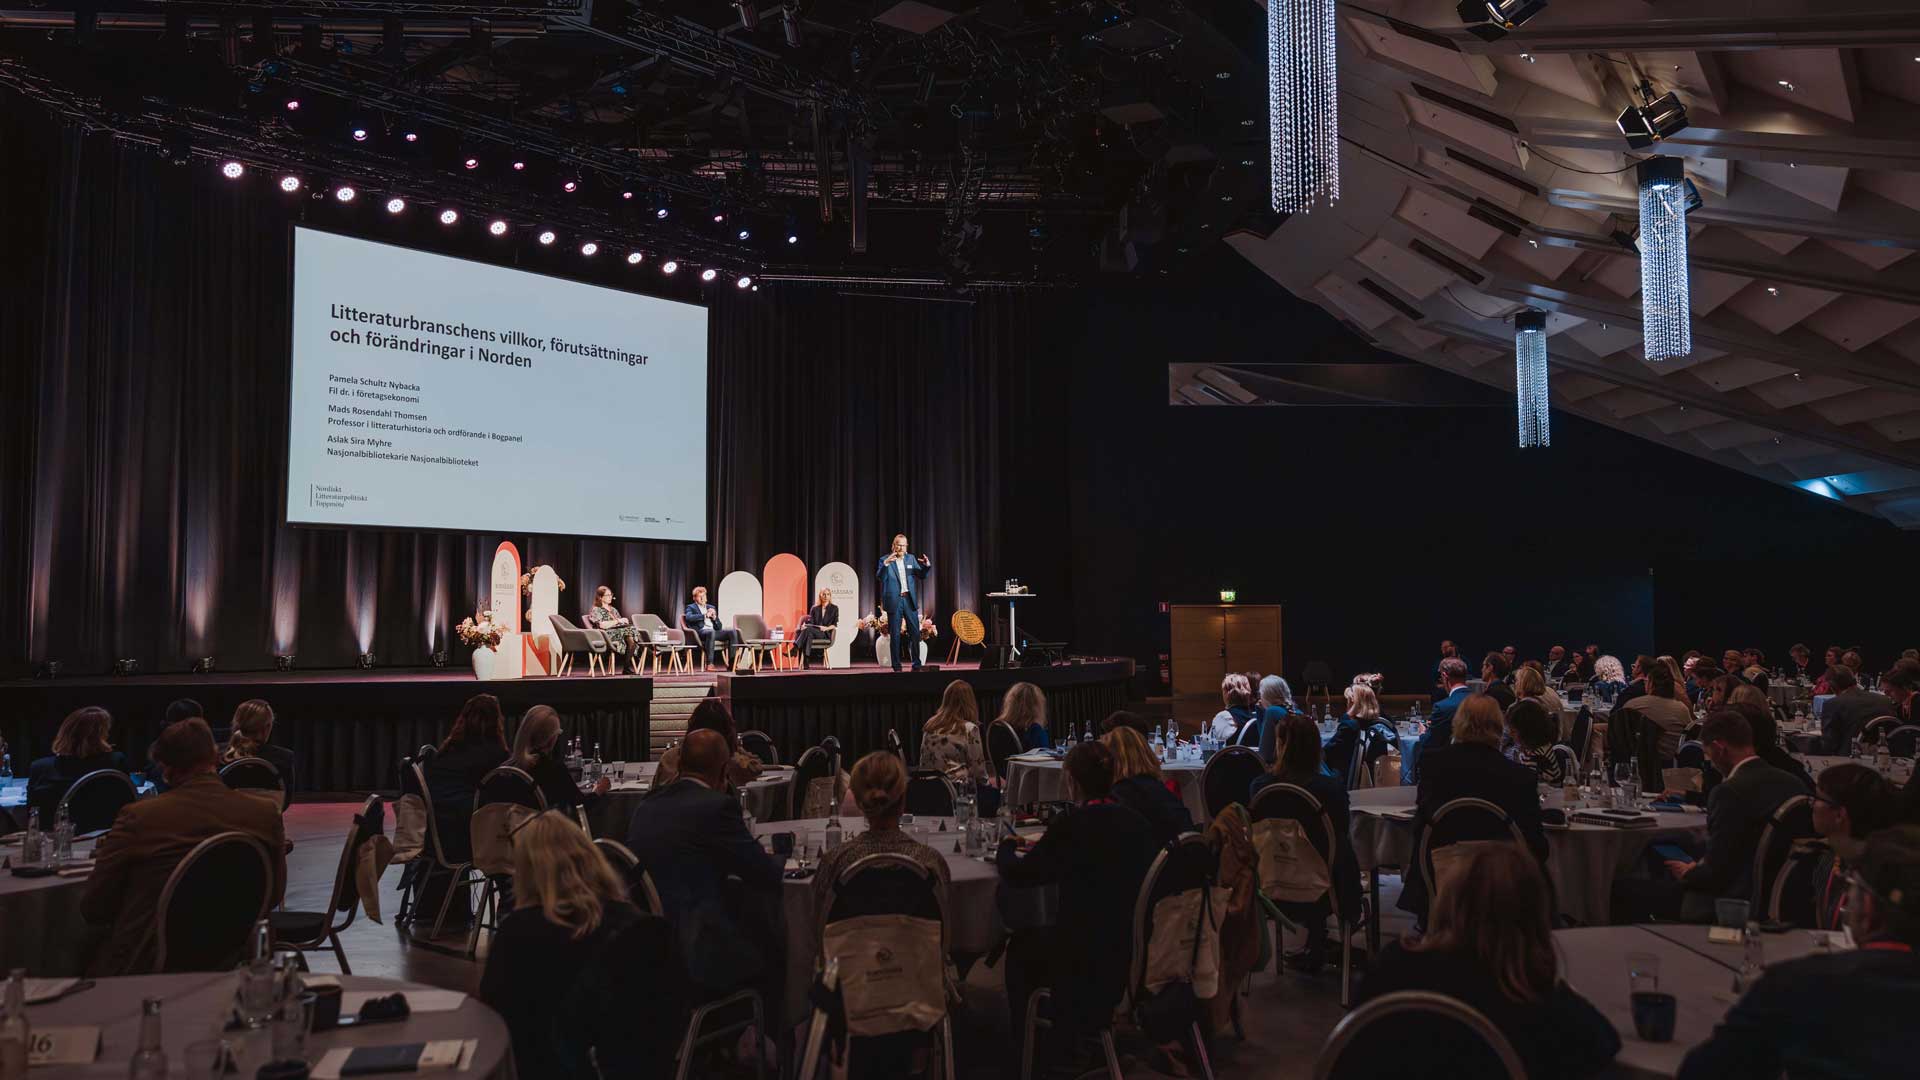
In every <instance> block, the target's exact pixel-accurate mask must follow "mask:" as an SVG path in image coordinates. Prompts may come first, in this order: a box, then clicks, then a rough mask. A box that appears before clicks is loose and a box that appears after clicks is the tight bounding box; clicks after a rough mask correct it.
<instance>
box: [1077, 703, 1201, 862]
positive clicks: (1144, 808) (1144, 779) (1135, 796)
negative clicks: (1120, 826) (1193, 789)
mask: <svg viewBox="0 0 1920 1080" xmlns="http://www.w3.org/2000/svg"><path fill="white" fill-rule="evenodd" d="M1100 741H1101V742H1103V743H1105V744H1106V745H1107V749H1109V750H1111V751H1113V800H1114V801H1115V802H1117V803H1119V804H1120V805H1121V806H1125V807H1128V808H1129V809H1131V810H1132V811H1133V812H1134V813H1136V814H1139V815H1140V816H1141V817H1143V818H1146V819H1147V823H1148V824H1149V825H1151V826H1153V843H1154V846H1155V847H1159V846H1161V845H1163V844H1165V843H1166V842H1167V841H1169V840H1172V839H1173V838H1174V837H1176V836H1179V835H1180V834H1181V833H1183V832H1186V831H1187V830H1188V829H1191V828H1193V813H1192V812H1191V811H1189V810H1188V809H1187V804H1186V803H1184V802H1182V801H1181V799H1180V789H1179V787H1177V786H1176V785H1175V784H1174V783H1173V781H1171V780H1168V779H1166V778H1165V777H1163V776H1162V775H1161V774H1160V758H1159V757H1158V756H1157V755H1156V754H1154V752H1153V748H1152V747H1150V746H1148V745H1147V740H1146V739H1145V738H1144V737H1142V736H1141V734H1140V733H1139V732H1138V731H1135V730H1134V729H1132V728H1130V727H1126V726H1124V725H1123V726H1120V727H1115V728H1113V729H1112V730H1110V731H1108V732H1107V733H1106V734H1105V735H1103V736H1101V737H1100Z"/></svg>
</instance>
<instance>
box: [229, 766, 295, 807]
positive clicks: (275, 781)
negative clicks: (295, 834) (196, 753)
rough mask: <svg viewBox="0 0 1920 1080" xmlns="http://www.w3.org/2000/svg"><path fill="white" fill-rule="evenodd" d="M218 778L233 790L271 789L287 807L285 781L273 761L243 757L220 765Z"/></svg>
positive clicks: (281, 804)
mask: <svg viewBox="0 0 1920 1080" xmlns="http://www.w3.org/2000/svg"><path fill="white" fill-rule="evenodd" d="M220 780H221V782H222V783H224V784H226V785H227V786H228V787H230V788H232V789H233V790H235V791H271V792H274V793H275V794H276V796H277V797H278V799H279V801H280V809H282V810H285V809H286V808H287V781H286V778H285V777H283V776H281V775H280V770H279V769H278V768H275V767H274V764H273V762H271V761H268V760H267V759H265V758H257V757H243V758H238V759H235V760H233V761H229V762H227V763H226V764H225V765H222V766H220Z"/></svg>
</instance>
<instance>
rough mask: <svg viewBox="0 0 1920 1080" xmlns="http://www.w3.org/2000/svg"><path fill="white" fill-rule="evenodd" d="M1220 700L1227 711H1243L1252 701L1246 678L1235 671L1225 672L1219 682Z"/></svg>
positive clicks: (1251, 691) (1251, 693) (1251, 692)
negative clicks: (1224, 704) (1224, 676)
mask: <svg viewBox="0 0 1920 1080" xmlns="http://www.w3.org/2000/svg"><path fill="white" fill-rule="evenodd" d="M1220 700H1221V701H1222V702H1225V703H1226V706H1227V708H1229V709H1244V708H1246V707H1247V706H1248V705H1250V704H1252V701H1253V690H1252V689H1251V688H1250V687H1248V685H1247V677H1246V676H1245V675H1242V674H1240V673H1239V672H1237V671H1229V672H1227V675H1226V678H1224V679H1221V680H1220Z"/></svg>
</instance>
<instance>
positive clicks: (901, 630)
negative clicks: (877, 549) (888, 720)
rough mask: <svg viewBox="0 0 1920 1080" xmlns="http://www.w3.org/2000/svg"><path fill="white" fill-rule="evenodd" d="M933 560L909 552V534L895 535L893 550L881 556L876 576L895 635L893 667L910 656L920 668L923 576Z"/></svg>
mask: <svg viewBox="0 0 1920 1080" xmlns="http://www.w3.org/2000/svg"><path fill="white" fill-rule="evenodd" d="M931 569H933V564H932V563H930V562H928V561H927V557H926V556H925V555H908V554H907V534H906V533H901V534H900V535H898V536H896V537H894V538H893V550H892V551H891V552H889V553H888V554H887V556H886V557H885V558H883V559H881V560H880V567H879V569H878V570H876V571H874V575H873V580H874V581H875V582H876V583H877V585H878V591H879V593H880V602H881V603H882V604H884V605H885V606H886V609H887V626H888V630H889V632H890V633H891V634H892V635H893V670H895V671H899V670H900V661H901V660H902V659H910V661H911V663H912V664H913V670H915V671H919V670H920V580H921V579H922V578H924V577H926V576H927V571H929V570H931Z"/></svg>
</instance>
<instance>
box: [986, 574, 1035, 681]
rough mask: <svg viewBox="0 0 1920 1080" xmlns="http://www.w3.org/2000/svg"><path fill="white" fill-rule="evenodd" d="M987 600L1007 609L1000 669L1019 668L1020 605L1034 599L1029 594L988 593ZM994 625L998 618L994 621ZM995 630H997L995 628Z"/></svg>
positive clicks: (1001, 646)
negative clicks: (1005, 632) (1005, 634)
mask: <svg viewBox="0 0 1920 1080" xmlns="http://www.w3.org/2000/svg"><path fill="white" fill-rule="evenodd" d="M987 599H988V600H989V601H991V602H993V603H995V604H1003V605H1005V606H1006V609H1007V637H1006V640H1005V642H1004V643H1002V644H1001V645H1000V649H1001V653H1000V655H1001V657H1002V661H1001V664H1000V666H1001V667H1018V666H1020V664H1019V661H1020V605H1021V604H1023V603H1025V602H1026V601H1028V600H1032V599H1034V594H1033V593H1030V592H1017V593H1010V592H990V593H988V594H987ZM994 621H995V622H996V623H997V622H998V621H999V619H998V618H996V619H995V620H994ZM996 629H997V628H996Z"/></svg>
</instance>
